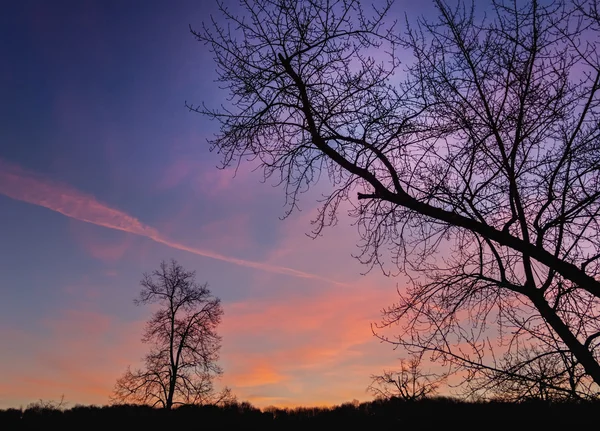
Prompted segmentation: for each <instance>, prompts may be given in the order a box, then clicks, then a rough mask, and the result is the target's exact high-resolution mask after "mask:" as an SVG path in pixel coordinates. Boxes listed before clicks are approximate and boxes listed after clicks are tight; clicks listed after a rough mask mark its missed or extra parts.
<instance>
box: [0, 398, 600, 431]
mask: <svg viewBox="0 0 600 431" xmlns="http://www.w3.org/2000/svg"><path fill="white" fill-rule="evenodd" d="M456 427H459V428H461V429H477V430H487V429H505V430H508V431H513V430H514V429H528V430H540V429H567V430H569V429H578V428H580V427H582V428H583V429H586V430H593V429H600V401H596V402H578V403H574V402H572V403H565V402H561V403H558V402H555V403H543V402H524V403H519V404H511V403H503V402H485V403H467V402H462V401H457V400H453V399H449V398H432V399H427V400H422V401H416V402H405V401H402V400H399V399H391V400H385V401H372V402H367V403H361V404H350V403H348V404H342V405H341V406H337V407H333V408H330V409H325V408H296V409H275V408H267V409H263V411H261V410H259V409H257V408H255V407H253V406H251V405H250V404H248V403H236V404H231V405H228V406H223V407H215V406H204V407H197V406H188V407H180V408H178V409H175V410H173V411H170V412H168V411H164V410H158V409H153V408H150V407H145V406H110V407H97V406H75V407H73V408H70V409H65V410H58V409H53V408H44V407H41V406H37V407H32V408H28V409H25V410H20V409H8V410H0V430H54V429H56V430H89V429H103V430H121V429H122V430H144V431H145V430H175V429H178V428H179V429H185V430H186V431H187V430H225V429H248V430H250V429H257V430H296V429H298V430H299V429H303V430H305V429H309V430H314V429H333V430H337V429H367V430H371V429H374V430H388V429H411V430H424V429H436V430H446V429H454V428H456Z"/></svg>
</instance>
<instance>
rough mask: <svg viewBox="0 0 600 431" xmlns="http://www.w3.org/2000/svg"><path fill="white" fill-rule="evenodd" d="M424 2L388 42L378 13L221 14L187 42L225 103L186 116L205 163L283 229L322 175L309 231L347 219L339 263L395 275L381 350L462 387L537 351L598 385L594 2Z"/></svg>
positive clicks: (388, 23) (281, 2)
mask: <svg viewBox="0 0 600 431" xmlns="http://www.w3.org/2000/svg"><path fill="white" fill-rule="evenodd" d="M433 3H434V5H435V7H436V9H437V17H436V18H435V19H433V20H428V19H424V18H423V19H418V20H417V19H409V18H407V19H406V20H405V21H406V22H405V24H404V28H403V29H402V32H401V31H400V29H399V28H398V26H396V25H395V24H396V23H395V21H394V18H393V17H391V16H390V9H391V7H392V5H391V3H390V2H385V1H384V2H381V3H378V4H376V5H375V6H373V8H370V6H369V8H370V9H369V10H366V9H363V4H364V3H363V2H360V1H358V0H332V1H325V0H305V1H299V2H293V1H289V0H254V1H253V0H247V1H244V2H242V4H243V6H244V7H245V10H244V12H243V14H244V15H243V16H238V15H236V14H235V12H233V10H232V9H228V8H226V7H225V6H224V5H222V6H221V17H222V20H214V21H212V23H209V24H203V26H202V28H201V29H200V30H198V31H196V30H193V29H192V33H193V34H194V35H195V37H196V38H197V39H198V40H199V41H201V42H204V43H206V44H207V45H208V46H209V48H210V49H211V51H212V52H213V54H214V60H215V62H216V65H217V72H218V74H219V78H218V79H219V81H220V83H221V84H222V86H224V87H225V88H226V90H227V92H228V96H229V98H228V99H227V100H228V104H226V105H225V106H223V107H222V108H220V109H213V108H210V107H207V106H205V105H202V106H199V107H198V106H193V105H189V104H188V107H189V108H190V109H191V110H193V111H196V112H199V113H201V114H203V115H205V116H208V117H209V118H212V119H214V120H216V121H217V122H219V124H220V132H219V133H218V134H217V135H216V137H215V138H214V139H212V140H210V141H209V142H210V144H211V148H212V149H216V150H218V152H219V153H220V154H221V155H222V157H223V159H222V161H223V165H224V166H229V165H234V166H237V164H238V163H240V162H241V160H242V159H248V158H250V159H252V160H254V161H256V162H258V163H260V164H261V166H262V168H263V169H264V175H265V177H266V178H270V177H274V178H275V179H276V180H277V181H279V182H280V183H281V184H283V186H284V187H285V191H286V196H287V203H288V207H287V211H286V213H285V214H286V215H287V214H289V213H290V212H291V211H293V210H294V209H295V208H296V207H297V204H298V198H299V196H300V194H301V193H302V192H304V191H306V190H307V189H308V188H309V187H311V186H312V185H313V184H315V183H316V182H317V181H318V180H319V179H324V178H323V177H325V178H326V181H327V179H328V180H329V184H330V186H331V188H330V192H329V193H328V194H326V196H325V197H324V200H323V203H322V206H321V208H320V211H319V213H318V215H317V217H316V219H315V220H314V223H315V230H314V231H313V234H314V235H315V236H318V235H320V234H321V232H322V230H323V229H324V228H325V227H326V226H330V225H332V224H335V223H336V221H337V215H338V211H339V210H340V205H342V204H343V203H345V204H347V205H350V207H351V210H350V212H349V215H350V216H352V217H354V218H355V219H356V225H357V227H358V232H359V234H360V236H361V242H360V244H359V245H360V247H361V248H362V252H361V253H360V255H359V256H358V258H359V259H360V260H361V261H362V262H363V263H365V264H367V265H368V266H369V269H371V268H373V267H374V266H379V267H381V268H382V270H383V271H384V272H385V273H386V274H389V273H392V271H391V270H390V269H389V268H388V267H386V265H387V263H388V262H389V261H391V262H392V263H393V264H394V265H395V266H396V267H397V269H398V271H403V272H405V273H407V274H408V275H409V276H410V277H411V280H412V282H411V283H410V284H409V285H408V286H407V287H406V288H405V289H399V300H398V302H397V303H396V304H394V305H393V306H390V307H389V308H387V309H386V310H385V311H384V315H383V319H382V322H381V323H380V324H379V325H376V326H375V328H374V331H375V333H376V335H377V336H379V337H380V338H381V339H382V340H385V341H389V342H390V343H395V344H396V345H399V346H402V347H404V348H405V349H407V350H408V351H409V352H411V353H419V352H423V351H428V352H430V353H431V354H432V355H433V357H434V359H435V360H439V361H440V362H441V363H443V364H447V365H448V366H449V367H450V368H451V369H452V370H453V371H456V372H459V373H460V375H462V376H464V377H466V379H468V380H469V379H472V378H476V377H477V376H478V375H480V373H481V372H486V371H490V370H494V371H496V372H500V373H501V372H503V371H504V367H503V364H502V363H499V362H498V361H496V358H497V357H498V355H500V356H502V355H504V354H506V353H508V354H510V355H512V358H513V359H517V358H519V357H520V356H519V355H518V354H517V353H516V350H515V349H516V347H515V346H519V345H523V344H529V345H536V346H538V347H539V348H541V349H542V350H544V351H547V350H548V349H554V350H555V352H556V353H559V352H570V353H571V354H572V358H573V361H574V362H573V365H574V367H575V368H577V374H581V373H584V374H586V375H588V376H589V377H590V378H591V379H592V380H593V381H594V382H595V383H596V384H600V363H599V355H600V353H599V351H600V225H599V223H600V217H599V213H600V175H599V172H600V170H599V168H600V121H599V120H600V93H599V91H598V90H599V89H600V50H599V47H598V42H597V40H598V34H599V32H600V5H599V2H598V1H597V0H588V1H586V0H577V1H573V2H571V1H569V2H566V1H561V0H551V1H545V2H541V1H537V0H530V1H522V2H511V1H501V0H498V1H490V2H489V3H488V4H487V6H489V7H487V8H486V10H485V13H483V11H482V13H479V11H476V10H475V8H474V3H475V2H473V4H472V5H467V4H464V3H463V2H461V1H458V2H446V1H444V0H435V1H434V2H433ZM480 4H481V2H477V6H478V7H479V6H480ZM364 7H365V8H366V7H367V6H364ZM400 58H402V59H403V61H405V62H406V63H405V65H403V66H401V64H400ZM322 174H323V175H322ZM356 192H357V194H355V193H356ZM396 325H397V326H396ZM389 327H393V328H398V329H395V331H399V333H398V332H396V333H395V335H394V336H391V337H388V336H386V333H385V332H383V331H384V329H385V328H389ZM490 336H491V338H490ZM513 365H515V364H513Z"/></svg>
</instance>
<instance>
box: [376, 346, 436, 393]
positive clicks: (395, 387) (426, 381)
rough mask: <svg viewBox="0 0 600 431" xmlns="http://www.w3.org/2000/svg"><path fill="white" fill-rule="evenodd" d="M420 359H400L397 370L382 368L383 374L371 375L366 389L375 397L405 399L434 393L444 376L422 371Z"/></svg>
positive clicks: (416, 357) (415, 357)
mask: <svg viewBox="0 0 600 431" xmlns="http://www.w3.org/2000/svg"><path fill="white" fill-rule="evenodd" d="M421 359H422V358H421V357H419V356H412V357H410V358H409V359H408V360H405V359H401V360H400V369H399V370H397V371H391V370H384V371H383V374H379V375H373V376H371V379H372V382H371V385H369V387H368V388H367V391H368V392H370V393H371V394H372V395H374V396H375V398H384V399H386V398H392V397H397V398H401V399H402V400H405V401H417V400H421V399H424V398H425V397H428V396H431V395H435V393H436V392H437V390H438V388H439V386H440V384H441V383H442V381H443V380H444V376H443V375H441V376H440V375H437V374H434V373H426V372H424V371H423V370H422V369H421Z"/></svg>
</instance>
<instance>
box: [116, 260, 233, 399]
mask: <svg viewBox="0 0 600 431" xmlns="http://www.w3.org/2000/svg"><path fill="white" fill-rule="evenodd" d="M140 284H141V285H142V290H141V292H140V295H139V297H138V298H137V299H136V300H135V303H136V304H137V305H141V304H154V303H157V304H159V305H160V308H159V309H158V310H157V311H155V312H154V314H153V315H152V317H151V318H150V320H149V321H148V322H147V324H146V328H145V330H144V335H143V338H142V341H143V342H144V343H148V344H150V345H151V348H150V352H149V353H148V354H147V355H146V356H145V357H144V362H145V367H144V368H143V369H138V370H135V371H132V370H131V369H129V368H128V369H127V371H126V372H125V374H124V375H123V376H122V377H121V378H119V379H118V380H117V382H116V384H115V388H114V391H113V395H112V396H111V401H112V402H113V403H135V404H148V405H151V406H161V407H164V408H166V409H171V407H173V406H174V405H182V404H206V403H215V402H220V401H223V400H228V399H230V398H231V393H230V390H229V389H227V388H226V389H225V390H224V391H223V392H221V393H220V394H217V393H215V390H214V387H213V380H214V378H215V377H216V376H218V375H220V374H221V373H222V370H221V368H220V367H219V366H218V365H217V360H218V358H219V349H220V347H221V337H220V336H219V335H218V334H217V326H218V325H219V323H220V322H221V318H222V316H223V309H222V307H221V301H220V299H219V298H216V297H214V296H213V295H212V294H211V292H210V290H209V289H208V285H207V284H206V283H205V284H202V285H200V284H198V283H196V281H195V272H193V271H186V270H185V269H184V268H183V267H182V266H181V265H179V264H178V263H177V262H176V261H175V260H171V262H170V263H167V262H164V261H163V262H161V264H160V269H159V270H155V271H153V273H152V274H151V275H149V274H144V277H143V279H142V281H141V283H140Z"/></svg>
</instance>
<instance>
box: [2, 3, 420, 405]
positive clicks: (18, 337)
mask: <svg viewBox="0 0 600 431" xmlns="http://www.w3.org/2000/svg"><path fill="white" fill-rule="evenodd" d="M226 3H231V5H232V7H235V4H236V3H233V2H226ZM396 6H397V9H396V10H400V11H407V12H408V13H409V14H413V15H414V14H416V13H420V12H422V11H425V10H428V9H430V5H421V4H415V2H403V1H398V2H397V4H396ZM415 8H423V9H422V10H420V9H415ZM216 10H217V9H216V2H214V1H212V0H202V1H199V0H196V1H183V0H176V1H175V0H173V1H150V0H144V1H142V0H127V1H117V0H106V1H85V0H80V1H79V0H71V1H67V0H57V1H42V0H39V1H29V0H21V1H16V2H7V3H5V4H3V12H2V14H0V58H1V59H2V60H1V64H2V66H1V67H0V100H1V101H2V103H0V238H1V240H0V294H1V296H0V298H1V299H0V346H2V348H0V408H9V407H19V406H26V405H27V404H28V403H30V402H34V401H37V400H39V399H43V400H58V399H60V398H61V396H64V398H65V401H66V402H67V403H70V404H71V405H74V404H97V405H104V404H107V403H108V397H109V395H110V393H111V390H112V388H113V386H114V383H115V381H116V379H117V378H118V377H119V376H120V375H121V374H122V373H123V372H124V371H125V369H126V367H127V366H128V365H131V366H132V367H135V366H137V365H140V359H141V358H142V357H143V355H144V353H145V352H146V351H147V348H148V346H146V345H144V344H143V343H142V342H141V341H140V338H141V335H142V329H143V325H144V322H145V321H146V320H147V319H148V318H149V316H150V314H151V312H152V310H150V309H149V308H144V307H140V306H136V305H134V303H133V299H134V298H135V297H136V295H137V294H138V292H139V289H140V285H139V282H140V280H141V278H142V274H143V273H144V272H151V271H152V270H154V269H156V268H158V266H159V264H160V262H161V260H163V259H164V260H169V259H176V260H177V261H178V262H179V263H180V264H181V265H182V266H183V267H184V268H186V269H189V270H195V271H196V273H197V280H198V281H199V282H207V283H208V284H209V288H210V289H211V291H212V293H213V294H214V295H215V296H218V297H219V298H221V300H222V304H223V308H224V311H225V315H224V318H223V322H222V324H221V326H220V327H219V333H220V334H221V335H222V336H223V345H222V349H221V358H220V362H219V363H220V365H221V366H222V368H223V370H224V374H223V376H222V378H221V379H220V380H219V381H218V382H217V386H218V387H223V386H229V387H230V388H231V389H232V390H233V393H234V394H235V395H236V396H237V397H238V399H240V400H245V401H250V402H251V403H252V404H254V405H256V406H258V407H265V406H269V405H276V406H300V405H304V406H307V405H332V404H339V403H342V402H346V401H351V400H353V399H358V400H361V401H363V400H368V399H371V397H370V395H369V394H368V393H367V392H366V388H367V386H368V385H369V383H370V375H371V374H376V373H380V372H381V371H382V370H383V369H391V368H394V367H395V366H397V365H398V363H399V361H398V359H399V358H401V357H403V356H404V355H403V352H401V351H397V350H393V348H392V346H390V345H388V344H382V343H380V342H379V341H378V340H377V339H376V338H375V337H374V336H373V335H372V332H371V326H370V325H371V323H373V322H377V321H378V319H379V318H380V316H381V310H382V308H384V307H386V306H388V305H391V304H392V303H393V302H394V301H395V300H396V298H397V293H396V287H397V286H403V285H404V284H403V283H405V280H404V279H403V278H402V277H395V278H388V277H386V276H384V275H383V274H382V273H381V271H380V270H373V271H371V272H370V273H368V274H366V275H363V273H364V272H365V271H366V270H367V269H368V268H367V267H365V266H363V265H361V264H360V263H359V262H358V261H357V260H356V259H355V258H353V257H352V254H353V253H356V252H358V249H357V248H356V244H357V241H358V234H357V232H356V228H355V227H353V226H351V222H352V220H351V219H349V218H348V217H345V216H343V214H342V217H341V218H340V223H339V224H338V226H336V227H333V228H331V229H328V230H326V231H325V233H324V235H323V237H320V238H317V239H316V240H313V239H311V238H309V237H308V236H307V233H309V232H310V230H311V224H310V220H311V219H312V218H313V217H314V215H315V214H316V210H317V201H316V199H317V197H318V196H319V187H316V188H315V189H313V190H312V191H311V192H309V193H307V194H306V195H303V197H302V200H301V201H300V207H301V210H302V211H300V212H295V213H294V214H292V216H290V217H288V218H286V219H284V220H281V217H282V216H283V215H284V210H285V208H284V198H285V195H284V190H283V189H282V188H281V187H274V186H273V185H272V184H270V183H269V182H267V183H264V182H261V180H262V177H261V175H260V173H258V172H253V171H252V166H251V165H247V164H243V165H242V166H241V168H240V169H239V170H238V172H237V173H234V171H233V170H231V169H225V170H220V169H217V167H216V166H217V165H219V162H220V159H219V155H218V154H215V153H211V152H210V151H209V146H208V144H207V143H206V139H207V138H210V137H212V136H213V134H214V132H215V131H216V127H217V125H216V124H214V123H211V122H209V121H208V120H207V119H206V118H203V117H202V116H200V115H198V114H195V113H190V112H189V111H188V110H187V109H186V108H185V102H186V101H188V102H191V103H194V104H198V103H200V102H202V101H205V102H207V103H209V104H212V105H217V104H218V103H219V101H220V100H223V98H224V97H225V96H226V93H224V92H223V91H222V90H220V89H219V88H218V86H217V85H216V84H215V82H214V79H215V77H216V74H215V67H214V64H213V62H212V55H211V53H210V52H209V51H208V49H207V47H206V46H204V45H202V44H200V43H199V42H197V41H195V39H194V38H193V36H192V35H191V34H190V32H189V25H192V27H194V26H195V27H199V26H200V24H201V23H202V21H206V20H208V19H210V15H211V14H214V13H215V12H216ZM324 186H325V185H323V187H324Z"/></svg>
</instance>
